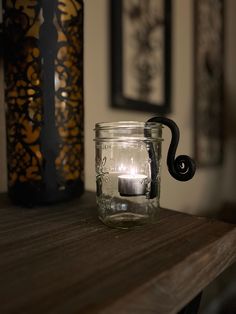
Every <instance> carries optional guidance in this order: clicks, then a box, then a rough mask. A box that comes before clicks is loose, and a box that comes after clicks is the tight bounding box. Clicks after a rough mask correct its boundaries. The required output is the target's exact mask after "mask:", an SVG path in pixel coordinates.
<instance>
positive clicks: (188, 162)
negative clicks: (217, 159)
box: [147, 117, 196, 198]
mask: <svg viewBox="0 0 236 314" xmlns="http://www.w3.org/2000/svg"><path fill="white" fill-rule="evenodd" d="M148 122H157V123H161V124H163V125H165V126H167V127H169V129H170V130H171V135H172V138H171V142H170V146H169V150H168V154H167V166H168V170H169V173H170V174H171V175H172V177H174V178H175V179H176V180H179V181H188V180H190V179H192V177H193V176H194V174H195V171H196V163H195V161H194V160H193V159H192V158H190V157H189V156H187V155H179V156H177V157H175V154H176V150H177V147H178V144H179V128H178V126H177V125H176V123H175V122H174V121H173V120H171V119H168V118H165V117H153V118H151V119H149V120H148V121H147V123H148ZM149 158H150V159H151V172H152V173H151V178H152V182H153V184H152V186H151V192H150V198H153V197H155V193H156V192H155V190H156V186H155V185H156V184H155V180H154V178H155V177H156V175H157V165H156V160H155V152H154V148H153V146H152V145H151V147H150V150H149Z"/></svg>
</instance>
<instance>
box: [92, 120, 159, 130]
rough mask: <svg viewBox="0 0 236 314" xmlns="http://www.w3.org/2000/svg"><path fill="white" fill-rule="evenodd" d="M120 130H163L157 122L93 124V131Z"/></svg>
mask: <svg viewBox="0 0 236 314" xmlns="http://www.w3.org/2000/svg"><path fill="white" fill-rule="evenodd" d="M121 128H127V129H133V128H142V129H159V128H163V126H162V124H161V123H157V122H140V121H117V122H98V123H96V124H95V128H94V131H95V130H97V129H100V130H109V129H121Z"/></svg>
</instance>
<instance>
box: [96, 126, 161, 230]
mask: <svg viewBox="0 0 236 314" xmlns="http://www.w3.org/2000/svg"><path fill="white" fill-rule="evenodd" d="M95 134H96V138H95V143H96V184H97V205H98V214H99V218H100V219H101V220H102V221H103V222H104V223H105V224H106V225H108V226H111V227H118V228H129V227H132V226H139V225H143V224H145V223H147V222H152V221H154V220H156V218H157V216H158V211H159V210H158V208H159V199H160V163H161V143H162V125H161V124H158V123H155V122H147V123H144V122H134V121H123V122H122V121H121V122H112V123H97V124H96V126H95Z"/></svg>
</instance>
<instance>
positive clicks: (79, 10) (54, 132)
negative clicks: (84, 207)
mask: <svg viewBox="0 0 236 314" xmlns="http://www.w3.org/2000/svg"><path fill="white" fill-rule="evenodd" d="M3 13H4V14H3V23H4V29H3V31H4V63H5V101H6V107H7V113H6V121H7V152H8V185H9V194H10V196H11V197H12V199H13V200H15V201H17V202H20V203H26V204H34V203H50V202H54V201H59V200H63V199H67V198H69V197H71V196H74V195H79V194H81V193H82V192H83V189H84V183H83V152H84V148H83V1H81V0H60V1H59V0H50V1H48V0H42V1H37V0H34V1H31V0H24V1H14V0H5V1H3Z"/></svg>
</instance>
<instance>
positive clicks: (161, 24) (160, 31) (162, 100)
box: [110, 0, 171, 114]
mask: <svg viewBox="0 0 236 314" xmlns="http://www.w3.org/2000/svg"><path fill="white" fill-rule="evenodd" d="M155 5H156V6H158V5H159V6H160V7H161V8H162V10H161V11H162V12H161V13H158V10H153V7H154V6H155ZM129 6H130V8H129ZM148 6H149V7H148ZM151 6H153V7H151ZM127 8H128V9H127ZM154 8H155V7H154ZM129 9H130V10H129ZM148 10H149V11H148ZM147 13H150V14H151V16H150V17H149V15H148V14H147ZM145 14H146V16H145ZM155 14H156V16H155ZM126 15H128V17H126ZM153 15H154V16H153ZM143 16H145V17H144V18H143ZM110 17H111V103H112V107H114V108H120V109H128V110H138V111H146V112H153V113H158V114H166V113H169V112H170V109H171V0H139V1H134V0H118V1H114V0H110ZM149 18H150V19H152V20H151V22H150V20H149ZM126 19H128V20H126ZM135 19H136V20H135ZM138 19H140V20H141V19H142V21H143V22H142V23H143V25H142V23H141V25H140V26H138V30H137V27H136V28H135V27H134V32H136V33H133V34H130V35H127V33H128V32H126V33H125V31H126V30H127V28H126V27H125V25H128V26H130V29H131V30H132V25H136V26H137V25H139V23H137V22H139V21H138ZM145 19H146V22H145ZM147 21H148V23H147ZM125 23H126V24H125ZM132 23H133V24H132ZM135 23H136V24H135ZM145 27H146V29H145ZM145 32H146V33H145ZM155 32H156V33H155ZM131 33H132V32H131ZM145 34H146V35H147V36H146V37H148V39H146V37H145ZM153 34H155V35H156V38H155V37H154V40H153V38H152V39H151V38H150V37H151V36H153ZM129 36H130V37H129ZM140 38H141V40H140ZM159 39H160V40H159ZM158 40H159V43H158ZM135 42H136V44H135ZM153 42H154V44H153ZM130 43H131V45H132V43H133V46H132V47H131V46H130V48H129V44H130ZM155 45H156V47H155ZM125 49H126V50H125ZM128 49H133V52H134V55H133V57H131V56H129V57H130V58H128V57H127V55H128V53H127V54H125V51H127V50H128ZM148 49H149V51H148ZM150 49H151V51H150ZM124 54H125V55H124ZM135 56H136V57H135ZM125 57H127V59H125ZM152 57H153V59H154V60H152V63H150V60H151V58H152ZM155 57H156V60H157V61H158V62H156V60H155ZM142 58H143V60H145V58H146V61H143V60H142ZM127 60H128V61H127ZM133 60H134V61H133ZM138 60H139V61H138ZM133 62H134V63H135V62H136V66H137V67H136V68H134V71H133V72H132V70H131V67H130V64H132V63H133ZM124 64H125V66H124ZM131 73H132V74H131ZM137 73H138V75H137V76H136V78H135V75H136V74H137ZM154 74H156V77H154ZM145 76H146V78H145ZM137 77H138V80H139V81H137ZM150 77H151V78H150ZM129 78H130V81H133V82H134V83H135V80H136V82H138V83H137V85H135V84H136V83H135V84H133V85H132V84H126V85H124V84H125V83H124V82H128V81H129ZM153 79H155V80H156V81H153ZM151 80H152V81H151ZM150 81H151V83H152V85H151V84H150ZM147 82H148V83H147ZM153 82H154V83H153ZM156 82H158V84H155V83H156ZM148 84H149V85H148ZM124 86H125V87H124ZM130 86H131V87H130ZM134 86H135V87H134ZM125 89H127V90H128V92H127V91H126V90H125ZM150 90H151V92H150Z"/></svg>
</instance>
